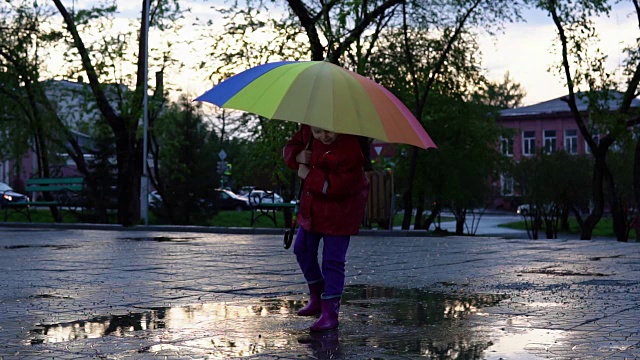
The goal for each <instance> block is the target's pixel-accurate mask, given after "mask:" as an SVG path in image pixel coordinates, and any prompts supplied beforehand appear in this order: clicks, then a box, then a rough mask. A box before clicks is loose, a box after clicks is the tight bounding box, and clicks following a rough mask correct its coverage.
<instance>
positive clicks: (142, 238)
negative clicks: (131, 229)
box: [118, 236, 199, 243]
mask: <svg viewBox="0 0 640 360" xmlns="http://www.w3.org/2000/svg"><path fill="white" fill-rule="evenodd" d="M194 239H199V237H168V236H139V237H121V238H118V240H126V241H155V242H179V243H180V242H189V240H194Z"/></svg>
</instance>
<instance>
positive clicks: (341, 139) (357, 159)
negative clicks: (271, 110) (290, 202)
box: [283, 125, 369, 331]
mask: <svg viewBox="0 0 640 360" xmlns="http://www.w3.org/2000/svg"><path fill="white" fill-rule="evenodd" d="M309 142H312V143H311V144H310V143H309ZM308 149H311V150H308ZM283 154H284V159H285V161H286V163H287V166H288V167H290V168H291V169H294V170H297V171H298V176H299V177H300V178H301V179H303V180H304V182H303V188H302V193H301V194H302V195H301V197H300V209H299V213H298V225H299V230H298V233H297V235H296V239H295V243H294V246H293V252H294V254H295V255H296V258H297V260H298V264H299V265H300V269H301V270H302V273H303V275H304V278H305V280H306V281H307V284H308V285H309V303H308V304H307V305H306V306H305V307H304V308H302V309H300V311H298V315H301V316H314V315H318V314H320V318H319V319H318V320H317V321H316V322H315V323H314V324H313V325H311V330H312V331H322V330H329V329H334V328H336V327H338V314H339V312H340V299H341V297H342V291H343V289H344V282H345V262H346V254H347V249H348V247H349V240H350V236H351V235H357V234H358V232H359V230H360V224H361V223H362V220H363V217H364V212H365V206H366V203H367V195H368V192H369V181H368V180H367V177H366V175H365V173H364V170H363V168H362V166H363V164H364V156H363V155H362V150H361V148H360V143H359V142H358V139H357V137H355V136H353V135H347V134H338V133H335V132H331V131H326V130H323V129H320V128H317V127H309V126H307V125H303V126H302V127H301V129H300V130H298V132H296V133H295V134H294V135H293V137H292V138H291V139H290V140H289V141H288V143H287V145H286V146H285V147H284V149H283ZM320 240H323V241H324V245H323V252H322V268H321V267H320V264H319V263H318V249H319V246H320Z"/></svg>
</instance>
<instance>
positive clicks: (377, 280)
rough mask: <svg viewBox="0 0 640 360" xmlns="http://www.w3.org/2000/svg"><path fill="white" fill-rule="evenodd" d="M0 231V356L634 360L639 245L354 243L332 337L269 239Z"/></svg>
mask: <svg viewBox="0 0 640 360" xmlns="http://www.w3.org/2000/svg"><path fill="white" fill-rule="evenodd" d="M171 229H173V230H175V231H170V230H169V229H167V230H166V231H159V230H157V229H155V230H153V231H151V230H149V231H146V230H144V228H143V227H141V228H140V229H134V230H122V229H115V230H87V229H71V228H70V229H43V228H34V229H26V228H23V229H15V228H5V227H0V271H1V272H2V273H3V276H2V277H1V278H0V359H2V360H4V359H13V358H29V359H50V358H56V359H85V358H114V359H121V358H127V359H147V358H156V357H157V358H166V359H191V358H199V359H202V358H209V359H217V358H230V357H231V358H234V357H252V358H260V359H291V358H316V359H329V358H335V359H339V358H342V359H372V358H384V359H407V358H415V357H431V358H440V359H447V358H459V359H499V358H506V359H511V358H516V359H602V358H607V359H633V358H638V357H640V350H639V344H640V330H639V329H640V326H639V324H638V320H637V319H638V318H640V305H638V304H640V280H638V279H640V265H639V263H640V244H636V243H619V242H615V241H607V240H594V241H579V240H566V239H559V240H535V241H534V240H524V239H502V238H496V237H444V238H437V237H411V236H406V234H405V235H404V236H403V237H393V236H379V235H376V236H358V237H354V238H353V239H352V241H351V245H350V250H349V254H348V263H347V278H346V289H345V295H344V296H343V302H342V308H341V326H340V328H339V329H338V330H337V331H335V332H330V333H329V334H323V335H318V334H314V333H310V332H309V331H308V330H307V328H308V326H309V324H310V323H311V321H313V319H308V318H301V317H297V316H295V312H296V311H297V309H299V308H300V307H302V306H303V305H304V300H305V293H306V285H305V284H304V279H303V278H302V276H301V274H300V273H299V270H298V267H297V263H296V262H295V257H294V256H293V254H292V253H291V250H284V249H283V248H282V244H281V243H282V238H281V236H282V235H277V234H271V235H270V234H260V233H259V231H254V234H251V235H247V234H224V233H219V232H218V233H212V232H207V231H204V230H203V232H196V231H192V232H188V231H184V230H183V229H177V228H171Z"/></svg>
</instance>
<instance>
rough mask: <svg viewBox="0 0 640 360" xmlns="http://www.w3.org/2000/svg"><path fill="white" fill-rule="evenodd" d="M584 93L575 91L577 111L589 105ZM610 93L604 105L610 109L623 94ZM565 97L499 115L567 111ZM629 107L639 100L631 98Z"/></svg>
mask: <svg viewBox="0 0 640 360" xmlns="http://www.w3.org/2000/svg"><path fill="white" fill-rule="evenodd" d="M584 94H586V93H576V105H577V106H578V110H579V111H586V110H587V109H588V107H589V101H588V99H587V98H586V97H585V96H583V95H584ZM610 94H611V99H609V100H608V101H607V104H606V106H607V107H608V108H609V109H611V110H615V109H617V108H618V107H619V106H620V101H621V100H622V96H623V94H622V93H621V92H619V91H611V92H610ZM565 97H566V96H561V97H558V98H555V99H552V100H547V101H543V102H541V103H537V104H533V105H529V106H523V107H519V108H515V109H506V110H502V111H500V116H502V117H507V116H527V115H542V114H553V113H564V112H569V111H571V109H569V104H568V103H567V102H566V101H563V100H562V99H563V98H565ZM631 107H640V100H638V99H637V98H636V99H633V101H632V102H631Z"/></svg>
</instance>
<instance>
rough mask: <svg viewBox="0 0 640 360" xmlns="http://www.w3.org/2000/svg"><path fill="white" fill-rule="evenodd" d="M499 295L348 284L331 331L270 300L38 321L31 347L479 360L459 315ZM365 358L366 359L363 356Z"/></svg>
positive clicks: (480, 343) (287, 302)
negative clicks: (122, 346) (99, 344)
mask: <svg viewBox="0 0 640 360" xmlns="http://www.w3.org/2000/svg"><path fill="white" fill-rule="evenodd" d="M504 298H505V296H502V295H490V294H489V295H472V296H457V295H448V294H442V293H432V292H428V291H426V290H423V289H398V288H386V287H373V286H347V287H346V289H345V294H344V296H343V301H342V303H343V307H342V315H341V322H342V325H341V327H340V329H338V330H337V331H332V332H326V333H320V334H314V333H310V332H309V331H307V327H308V326H309V325H310V324H311V322H312V321H313V319H312V318H301V317H298V316H296V315H295V313H296V312H297V310H298V309H300V308H301V307H302V306H303V305H304V304H303V302H302V301H298V300H292V299H282V298H270V299H264V300H261V301H256V300H247V301H246V302H243V301H238V302H232V303H206V304H195V305H189V306H182V307H158V308H148V309H140V312H133V313H129V314H126V315H113V316H101V317H94V318H91V319H88V320H81V321H74V322H67V323H58V324H40V325H37V327H36V328H35V329H33V330H31V332H30V336H29V339H28V340H27V342H28V343H29V344H32V345H36V344H47V343H60V342H69V341H74V340H81V339H91V338H101V337H105V336H109V335H111V336H116V337H125V338H128V337H135V338H136V340H137V341H139V343H141V344H146V345H140V346H142V347H140V348H138V349H137V352H138V353H151V354H154V355H162V354H172V353H176V352H179V353H182V354H189V353H191V354H193V355H200V356H202V355H205V354H206V356H207V357H215V358H227V357H230V356H249V355H255V354H261V353H278V352H280V351H286V352H289V353H294V354H298V355H297V356H296V357H302V358H305V357H313V358H317V359H340V358H354V357H355V358H380V356H382V358H385V356H387V357H388V356H390V355H401V356H404V357H406V356H419V357H426V358H438V359H482V358H483V356H486V353H485V351H486V350H487V349H488V348H490V347H491V346H492V345H493V343H492V342H491V341H490V340H489V338H488V335H487V334H486V333H483V332H479V331H477V330H474V328H473V327H469V326H467V325H466V324H467V322H465V321H464V319H465V318H466V317H468V316H470V315H472V314H476V313H478V311H479V309H481V308H483V307H489V306H493V305H495V304H497V303H498V302H499V301H501V300H503V299H504ZM362 356H364V357H362Z"/></svg>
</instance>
